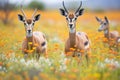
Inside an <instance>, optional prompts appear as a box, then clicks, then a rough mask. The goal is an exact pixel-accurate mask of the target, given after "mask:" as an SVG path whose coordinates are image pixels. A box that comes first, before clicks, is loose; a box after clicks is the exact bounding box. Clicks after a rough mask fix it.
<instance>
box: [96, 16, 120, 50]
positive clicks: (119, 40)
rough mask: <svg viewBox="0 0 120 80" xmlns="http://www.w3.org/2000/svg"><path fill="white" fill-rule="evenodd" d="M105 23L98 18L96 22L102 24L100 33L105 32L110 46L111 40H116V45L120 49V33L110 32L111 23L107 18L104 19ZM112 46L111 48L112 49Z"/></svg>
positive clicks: (99, 29)
mask: <svg viewBox="0 0 120 80" xmlns="http://www.w3.org/2000/svg"><path fill="white" fill-rule="evenodd" d="M104 19H105V20H104V21H102V20H101V19H100V18H98V17H96V20H97V21H98V22H99V23H100V27H99V28H98V31H99V32H100V31H104V37H105V38H107V39H108V42H109V44H110V41H111V39H112V40H114V44H113V45H116V46H117V49H118V43H120V36H119V33H118V32H117V31H112V32H110V30H109V28H110V27H109V21H108V19H107V17H106V16H105V17H104ZM109 46H110V45H109ZM111 47H112V46H110V47H109V48H110V49H111Z"/></svg>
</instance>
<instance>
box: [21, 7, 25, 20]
mask: <svg viewBox="0 0 120 80" xmlns="http://www.w3.org/2000/svg"><path fill="white" fill-rule="evenodd" d="M21 12H22V14H23V16H24V17H25V19H26V15H25V12H24V10H23V8H22V5H21Z"/></svg>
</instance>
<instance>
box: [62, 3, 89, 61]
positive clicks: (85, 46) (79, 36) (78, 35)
mask: <svg viewBox="0 0 120 80" xmlns="http://www.w3.org/2000/svg"><path fill="white" fill-rule="evenodd" d="M62 5H63V8H64V9H62V8H60V13H61V15H62V16H65V17H66V21H67V25H68V28H69V38H68V39H67V41H66V43H65V54H67V53H69V52H71V50H70V49H71V48H74V49H75V50H74V51H72V56H73V57H74V56H77V57H78V58H80V59H81V55H82V54H81V53H82V52H80V51H79V50H84V52H83V53H84V55H85V56H86V60H87V63H88V54H87V52H88V51H89V50H90V40H89V38H88V36H87V34H86V33H85V32H76V20H77V18H78V17H79V16H81V15H82V14H83V11H84V9H83V8H82V9H81V6H82V2H80V5H79V7H78V9H77V10H76V11H75V13H69V12H68V10H67V9H66V7H65V5H64V1H63V2H62Z"/></svg>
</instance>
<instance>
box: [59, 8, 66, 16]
mask: <svg viewBox="0 0 120 80" xmlns="http://www.w3.org/2000/svg"><path fill="white" fill-rule="evenodd" d="M60 13H61V15H63V16H65V17H66V16H67V12H66V11H65V10H64V9H62V8H60Z"/></svg>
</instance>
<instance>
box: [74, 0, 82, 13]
mask: <svg viewBox="0 0 120 80" xmlns="http://www.w3.org/2000/svg"><path fill="white" fill-rule="evenodd" d="M81 6H82V1H80V6H79V7H78V9H77V10H76V12H75V14H76V13H77V12H78V11H79V10H80V8H81Z"/></svg>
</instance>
